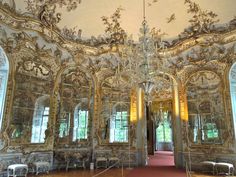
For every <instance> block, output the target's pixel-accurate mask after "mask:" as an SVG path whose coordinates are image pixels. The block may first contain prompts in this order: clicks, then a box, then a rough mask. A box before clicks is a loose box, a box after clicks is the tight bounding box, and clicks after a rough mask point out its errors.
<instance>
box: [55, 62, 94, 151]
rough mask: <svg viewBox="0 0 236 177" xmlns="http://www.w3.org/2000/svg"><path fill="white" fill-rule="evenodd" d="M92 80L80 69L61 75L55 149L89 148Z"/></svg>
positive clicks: (68, 70)
mask: <svg viewBox="0 0 236 177" xmlns="http://www.w3.org/2000/svg"><path fill="white" fill-rule="evenodd" d="M93 92H94V90H93V81H92V78H91V76H90V75H89V74H88V73H86V72H85V71H83V70H82V69H81V68H76V67H72V68H68V69H66V70H65V71H64V72H63V73H62V75H61V83H60V88H59V95H60V98H59V101H58V104H59V107H58V116H57V125H56V135H55V137H56V143H55V146H56V148H65V147H74V146H79V147H88V145H89V144H90V142H91V133H90V132H91V127H92V110H93V94H94V93H93Z"/></svg>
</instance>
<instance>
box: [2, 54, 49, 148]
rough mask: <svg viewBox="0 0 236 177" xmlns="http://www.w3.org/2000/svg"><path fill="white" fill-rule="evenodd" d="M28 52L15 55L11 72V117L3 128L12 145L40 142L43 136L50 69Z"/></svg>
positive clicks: (46, 118) (47, 108)
mask: <svg viewBox="0 0 236 177" xmlns="http://www.w3.org/2000/svg"><path fill="white" fill-rule="evenodd" d="M30 52H31V51H29V56H31V55H30V54H32V56H31V57H19V58H18V60H17V61H16V70H15V72H14V75H12V77H13V78H12V79H14V82H13V90H12V93H13V100H12V117H11V119H10V121H9V125H8V127H7V129H6V132H7V133H8V136H9V137H10V145H12V146H14V145H17V146H18V145H21V144H29V143H34V144H35V143H43V142H45V138H47V134H45V131H46V128H47V126H48V125H47V122H48V118H49V117H48V116H49V97H50V96H49V95H51V90H52V89H51V88H52V81H53V72H52V71H51V68H50V67H49V65H47V64H46V63H44V62H43V64H42V61H41V60H40V59H38V58H37V57H35V58H34V57H33V56H34V54H33V53H30ZM36 58H37V59H36Z"/></svg>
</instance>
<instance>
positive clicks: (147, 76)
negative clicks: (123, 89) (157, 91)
mask: <svg viewBox="0 0 236 177" xmlns="http://www.w3.org/2000/svg"><path fill="white" fill-rule="evenodd" d="M160 36H161V35H160ZM160 36H158V32H156V31H155V29H154V30H153V29H152V30H151V31H150V29H149V27H148V25H147V21H146V16H145V0H143V22H142V26H141V28H140V37H139V42H138V43H135V42H134V40H133V39H132V36H131V37H127V39H126V40H125V43H124V45H123V46H122V48H121V50H120V51H121V52H120V55H121V60H120V61H119V63H118V68H119V72H116V74H118V75H119V77H120V76H122V77H124V78H126V80H128V83H129V84H130V87H133V86H138V87H140V88H142V90H143V91H144V94H145V101H146V102H150V101H151V98H150V93H151V92H152V90H153V89H154V88H155V87H158V85H159V86H160V85H161V84H160V83H156V81H155V78H154V76H155V75H156V73H159V74H161V73H162V74H163V67H164V65H163V62H162V57H161V55H160V52H159V51H160V50H162V49H163V48H162V47H161V46H163V45H162V40H161V37H160ZM157 59H158V60H157Z"/></svg>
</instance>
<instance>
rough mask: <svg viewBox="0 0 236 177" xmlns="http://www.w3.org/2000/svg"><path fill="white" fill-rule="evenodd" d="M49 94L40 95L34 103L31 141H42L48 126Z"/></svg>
mask: <svg viewBox="0 0 236 177" xmlns="http://www.w3.org/2000/svg"><path fill="white" fill-rule="evenodd" d="M48 118H49V96H42V97H40V98H38V99H37V101H36V103H35V111H34V117H33V122H32V133H31V143H44V142H45V131H46V130H47V127H48Z"/></svg>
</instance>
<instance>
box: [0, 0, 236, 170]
mask: <svg viewBox="0 0 236 177" xmlns="http://www.w3.org/2000/svg"><path fill="white" fill-rule="evenodd" d="M103 1H104V7H103V10H104V9H105V10H104V11H101V10H99V8H101V7H102V5H96V4H95V5H94V6H93V10H91V11H90V10H89V9H86V7H87V6H89V5H90V6H89V7H92V5H91V4H92V3H91V1H89V0H88V1H86V0H83V1H81V0H25V1H23V0H22V1H21V0H20V1H17V2H15V1H14V0H0V174H1V172H4V171H6V169H7V167H8V166H9V165H11V164H18V163H27V164H32V163H34V162H37V161H40V162H47V163H48V164H50V170H53V169H58V168H66V169H68V168H71V167H74V166H75V164H76V163H77V162H78V163H81V164H80V165H81V166H82V167H84V168H89V166H90V165H91V163H94V165H95V167H96V166H99V165H101V166H102V165H104V164H103V162H102V158H101V157H103V158H108V159H109V157H112V159H113V160H114V161H116V160H118V161H120V162H121V161H122V164H123V165H124V166H128V165H129V166H130V165H131V166H133V167H136V166H145V165H146V164H147V160H148V155H151V154H154V151H155V150H157V149H160V150H166V149H168V150H172V151H173V154H174V162H175V166H176V167H177V168H186V167H188V166H189V167H191V168H192V169H193V170H195V169H196V170H201V166H199V165H198V164H199V163H200V162H203V161H214V162H221V161H222V162H227V163H230V164H233V165H234V166H235V167H236V64H235V61H236V45H235V44H236V16H234V15H236V12H235V14H229V13H228V14H227V15H228V16H230V17H231V18H228V17H227V18H225V19H224V17H225V16H224V17H222V18H221V16H220V15H218V14H217V13H216V12H214V8H210V6H211V5H210V3H213V2H212V1H211V2H210V0H208V3H209V4H208V7H209V9H206V8H207V6H206V4H202V2H203V1H202V0H195V1H196V2H195V1H194V0H183V2H182V1H181V2H180V1H179V0H178V4H180V6H181V8H182V9H181V10H180V11H183V13H186V16H187V17H188V18H186V24H187V25H184V26H183V28H181V29H182V32H181V30H180V32H178V33H175V34H173V31H174V32H176V31H178V28H177V26H178V24H180V25H181V24H182V22H181V20H182V21H184V20H185V18H184V17H181V16H180V15H178V12H177V11H178V9H176V12H174V13H173V11H172V13H170V14H167V13H166V16H165V17H163V19H164V21H165V24H164V26H163V28H166V29H167V30H165V29H164V30H163V31H166V32H162V31H161V30H160V29H159V27H160V28H162V26H161V25H160V26H158V27H153V26H154V25H152V23H153V21H154V20H155V21H157V25H158V18H159V16H158V15H157V17H155V15H154V16H151V15H150V14H151V13H152V15H153V14H155V13H157V12H156V11H157V10H156V11H155V8H157V7H158V6H161V5H163V3H164V2H162V0H159V1H156V0H153V1H150V2H149V1H147V2H145V1H144V2H143V1H142V0H140V4H139V5H140V8H139V11H138V12H137V13H139V15H140V16H139V21H137V22H136V21H135V19H133V20H134V24H133V23H132V20H131V19H132V18H128V17H127V16H126V17H125V18H123V15H124V16H125V15H127V13H128V12H129V7H130V9H131V10H132V9H133V8H131V4H128V3H129V2H127V3H126V4H125V5H122V3H121V2H122V1H118V2H119V3H120V4H119V3H118V5H117V3H116V2H111V4H112V5H113V6H112V8H110V9H109V10H107V13H106V8H108V7H109V6H108V5H107V4H105V2H107V1H106V0H102V2H103ZM102 2H101V4H102ZM133 2H134V1H133ZM135 2H136V1H135ZM168 2H169V1H168ZM217 2H218V1H217ZM217 2H216V3H217ZM86 3H87V6H86ZM113 3H114V4H113ZM221 3H223V4H224V3H226V2H221ZM230 3H231V4H230ZM135 5H137V6H138V4H134V5H133V6H135ZM201 5H202V6H201ZM235 5H236V3H235V2H234V1H231V0H229V2H228V6H231V7H229V8H233V7H235ZM124 6H127V7H124ZM176 6H177V5H176ZM217 6H220V4H217ZM213 7H215V6H214V5H213ZM224 7H226V6H222V8H218V9H221V10H222V11H224V12H227V9H223V8H224ZM94 8H97V10H94ZM151 8H152V9H151ZM162 8H164V7H162ZM85 9H86V10H85ZM167 9H168V8H167ZM210 9H212V10H210ZM77 10H78V11H77ZM172 10H173V9H172ZM80 11H81V12H83V13H87V14H86V15H84V16H82V17H80V18H79V17H78V18H79V19H80V20H77V16H76V15H73V14H74V13H75V14H77V15H78V14H79V15H80ZM229 11H230V10H229ZM101 12H105V13H101ZM93 13H97V15H96V16H97V17H96V18H98V20H97V21H99V22H98V23H99V24H101V28H102V30H103V31H102V32H100V31H99V30H97V29H96V28H95V27H96V25H97V26H99V25H98V23H97V22H95V21H93V19H92V17H91V18H90V15H91V14H93ZM179 13H180V12H179ZM222 14H223V13H222ZM135 15H137V14H135V13H131V14H129V16H135ZM64 17H65V18H66V19H65V20H64V21H63V18H64ZM154 17H155V18H156V19H154ZM181 18H183V19H181ZM152 19H154V20H152ZM228 19H231V20H228ZM160 20H161V17H160ZM74 21H76V22H75V24H74V25H73V24H72V25H71V27H67V25H66V23H68V24H71V23H73V22H74ZM149 21H150V22H151V23H150V24H149ZM85 22H86V23H85ZM80 23H81V27H80ZM96 23H97V24H96ZM127 23H128V24H127ZM163 23H164V22H163ZM76 25H78V26H79V28H78V27H74V26H76ZM90 25H91V28H94V31H95V33H93V32H91V31H89V30H90V29H89V28H90ZM123 25H124V27H123ZM132 25H133V26H135V27H136V28H137V30H136V28H135V29H134V30H133V31H136V32H137V35H136V34H134V32H133V31H131V28H132V27H133V26H132ZM168 25H169V26H168ZM63 26H64V27H63ZM129 27H130V31H131V32H130V31H129ZM132 29H133V28H132ZM168 29H169V30H172V31H170V32H169V31H168ZM86 30H88V31H89V32H88V33H86ZM96 30H97V31H96ZM96 32H98V33H99V35H96V34H97V33H96ZM132 34H133V35H132ZM95 36H96V37H95ZM162 122H166V124H168V126H167V127H168V129H171V133H169V135H170V138H169V141H168V142H165V141H164V140H163V141H161V140H160V138H159V139H158V136H157V134H158V133H157V132H158V131H156V129H157V128H158V127H161V126H162V125H163V127H164V123H162ZM160 131H162V130H160ZM165 136H167V135H166V134H165V133H164V137H165ZM164 139H165V138H164ZM99 158H101V159H100V160H101V161H99ZM105 166H107V164H105ZM29 171H30V165H29Z"/></svg>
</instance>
